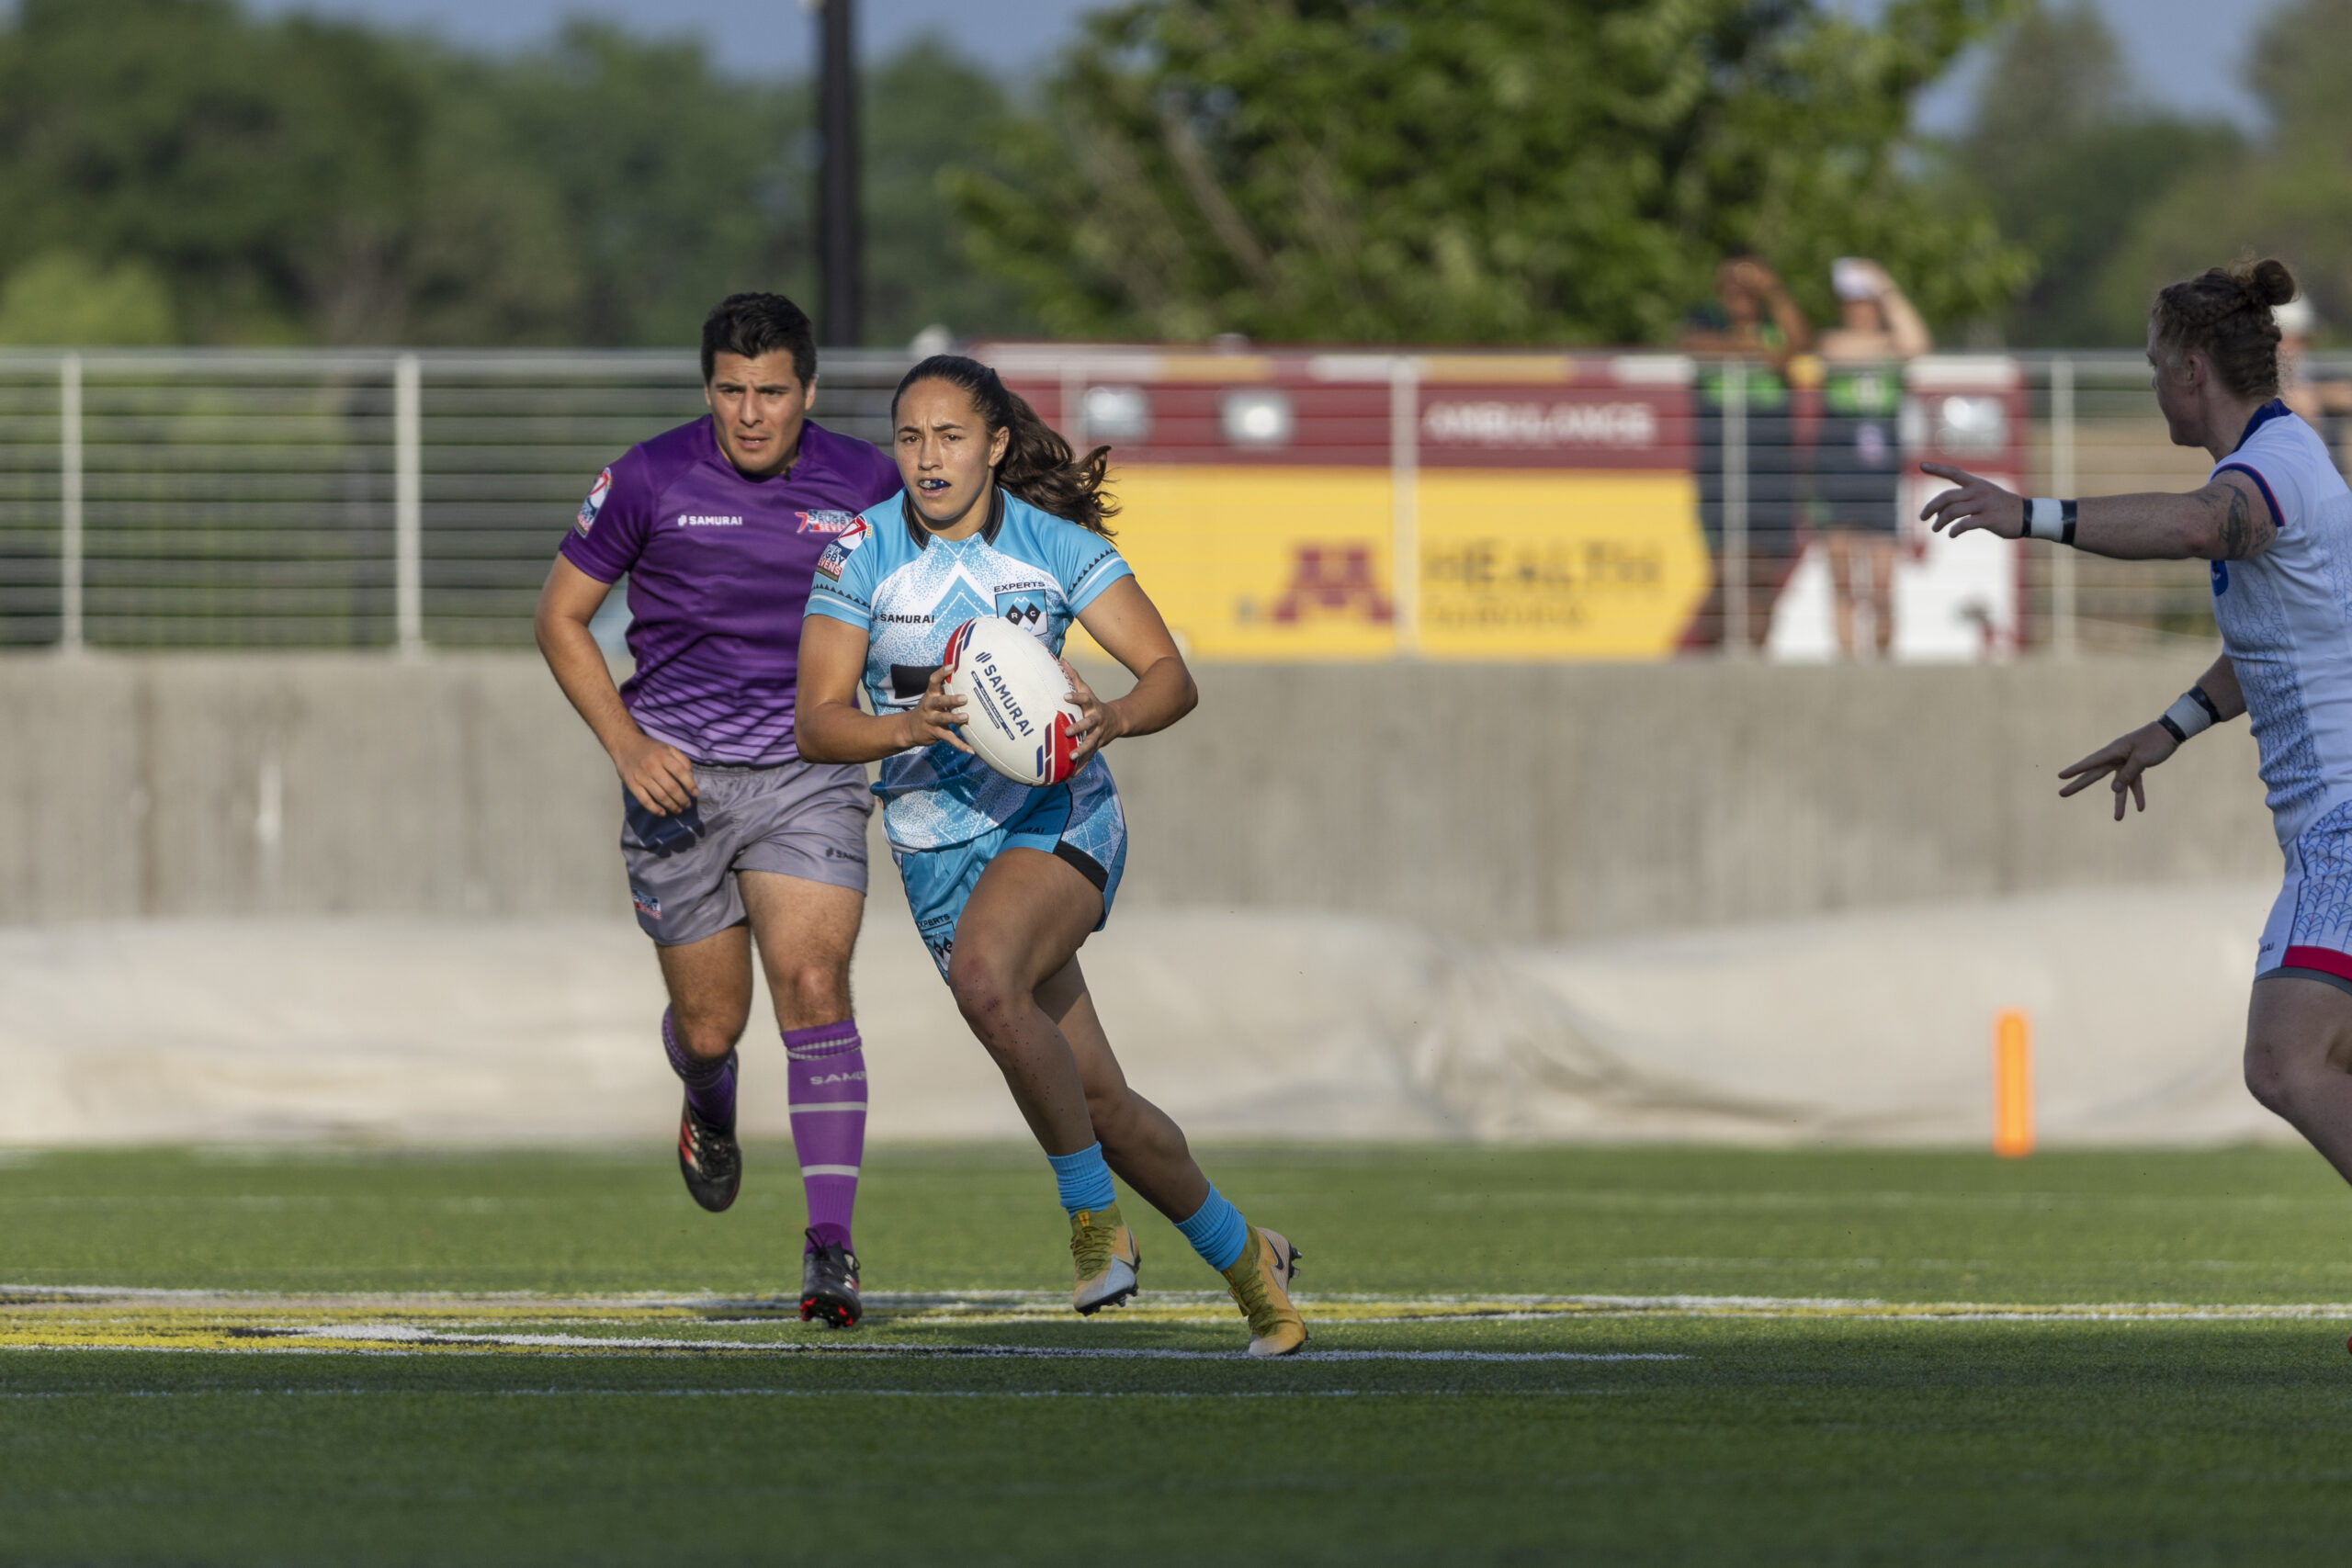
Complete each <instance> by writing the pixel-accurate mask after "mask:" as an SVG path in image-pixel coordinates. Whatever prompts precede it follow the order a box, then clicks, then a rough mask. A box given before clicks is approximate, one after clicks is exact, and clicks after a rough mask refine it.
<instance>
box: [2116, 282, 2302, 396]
mask: <svg viewBox="0 0 2352 1568" xmlns="http://www.w3.org/2000/svg"><path fill="white" fill-rule="evenodd" d="M2294 297H2295V275H2294V274H2293V273H2290V272H2289V271H2288V270H2287V264H2286V263H2285V262H2282V261H2280V260H2278V258H2277V257H2275V256H2267V257H2265V258H2264V259H2262V260H2261V261H2258V262H2249V261H2243V260H2242V261H2239V262H2236V263H2234V264H2233V265H2229V266H2226V267H2220V266H2217V267H2211V268H2209V269H2207V270H2206V271H2204V272H2202V273H2200V274H2199V275H2198V276H2195V277H2191V278H2188V279H2185V280H2183V281H2182V282H2179V283H2176V284H2173V285H2171V286H2170V287H2168V288H2165V289H2164V290H2163V291H2162V292H2160V293H2159V294H2157V296H2156V304H2155V309H2154V310H2151V311H2150V312H2149V318H2150V320H2152V321H2154V323H2155V328H2156V341H2157V342H2158V343H2160V344H2164V345H2165V347H2166V348H2168V349H2170V350H2171V351H2172V352H2173V353H2174V354H2176V355H2180V354H2186V353H2188V352H2190V351H2191V350H2195V351H2197V352H2199V353H2201V354H2203V355H2205V357H2206V358H2207V359H2208V360H2209V361H2210V362H2211V364H2212V367H2213V373H2214V374H2215V375H2217V376H2219V377H2220V378H2222V385H2223V386H2225V387H2227V388H2228V389H2230V390H2231V391H2233V392H2234V393H2236V394H2237V395H2238V396H2239V397H2242V398H2266V399H2267V398H2273V397H2276V396H2278V322H2276V321H2272V320H2271V319H2270V312H2271V310H2273V308H2275V307H2277V306H2279V305H2284V304H2285V303H2286V302H2287V301H2288V300H2290V299H2293V298H2294Z"/></svg>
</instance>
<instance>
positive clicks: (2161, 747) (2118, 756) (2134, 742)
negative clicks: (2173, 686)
mask: <svg viewBox="0 0 2352 1568" xmlns="http://www.w3.org/2000/svg"><path fill="white" fill-rule="evenodd" d="M2199 693H2201V694H2203V697H2204V701H2203V702H2202V703H2196V704H2195V707H2196V708H2199V709H2204V710H2206V712H2207V716H2208V718H2209V720H2210V721H2211V722H2212V723H2216V724H2220V723H2225V722H2227V721H2228V720H2230V719H2233V718H2235V717H2237V716H2238V715H2240V714H2242V713H2244V712H2245V692H2244V691H2243V690H2242V689H2240V687H2239V685H2238V671H2237V667H2236V666H2235V665H2233V664H2232V663H2231V662H2230V656H2229V655H2228V654H2226V653H2225V654H2223V655H2222V657H2221V658H2219V659H2216V660H2213V663H2212V667H2211V669H2209V670H2207V671H2205V673H2204V674H2202V675H2200V676H2199V677H2198V681H2197V684H2196V686H2195V687H2194V688H2193V689H2192V691H2191V692H2190V694H2188V695H2187V696H2184V697H2183V698H2182V703H2189V702H2192V701H2193V700H2194V698H2195V696H2196V695H2197V694H2199ZM2180 706H2181V704H2180V703H2176V704H2174V705H2173V708H2174V709H2175V710H2177V709H2179V708H2180ZM2171 712H2172V710H2167V713H2166V715H2165V717H2166V718H2169V717H2171ZM2175 723H2177V720H2176V721H2175ZM2182 744H2183V741H2182V739H2181V738H2180V737H2179V736H2177V735H2176V734H2175V733H2174V732H2173V730H2172V729H2171V728H2167V726H2166V724H2165V719H2163V718H2159V719H2156V720H2154V722H2152V723H2148V724H2143V725H2142V726H2141V727H2140V728H2137V729H2135V730H2133V731H2132V732H2131V734H2129V735H2121V736H2118V737H2117V738H2116V739H2113V740H2110V741H2109V742H2108V743H2107V744H2106V745H2104V746H2102V747H2100V748H2099V749H2098V750H2096V751H2094V752H2092V753H2091V754H2090V755H2089V756H2087V757H2086V758H2084V759H2083V760H2082V761H2079V762H2075V763H2071V764H2069V765H2068V766H2066V767H2064V768H2061V769H2059V770H2058V776H2059V777H2060V778H2062V779H2067V780H2070V781H2072V782H2070V783H2069V784H2066V785H2065V787H2064V788H2063V789H2061V790H2060V791H2059V792H2058V794H2059V795H2060V796H2061V797H2064V796H2066V795H2074V794H2076V793H2077V792H2079V791H2082V790H2086V789H2088V788H2089V787H2090V786H2091V785H2093V784H2097V783H2098V781H2099V780H2101V779H2110V780H2112V781H2113V782H2112V783H2111V784H2109V788H2110V789H2112V790H2114V791H2115V819H2116V820H2117V821H2118V822H2120V821H2122V820H2123V797H2124V796H2125V795H2127V794H2128V795H2130V796H2131V801H2132V804H2133V805H2134V806H2135V807H2137V808H2138V809H2140V810H2142V811H2145V810H2146V809H2148V790H2147V785H2146V784H2143V782H2142V780H2143V777H2144V776H2145V774H2146V773H2147V771H2148V770H2149V769H2150V768H2153V767H2154V766H2155V765H2156V764H2157V763H2159V762H2161V761H2165V759H2166V758H2168V757H2170V756H2171V755H2172V754H2173V753H2174V752H2175V751H2177V750H2180V748H2181V746H2182Z"/></svg>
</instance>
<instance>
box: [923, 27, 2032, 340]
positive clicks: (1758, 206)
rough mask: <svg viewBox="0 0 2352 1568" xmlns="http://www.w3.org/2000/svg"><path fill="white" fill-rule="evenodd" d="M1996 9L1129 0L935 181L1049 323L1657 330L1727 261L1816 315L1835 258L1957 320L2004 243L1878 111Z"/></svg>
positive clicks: (1307, 329) (1991, 294)
mask: <svg viewBox="0 0 2352 1568" xmlns="http://www.w3.org/2000/svg"><path fill="white" fill-rule="evenodd" d="M2004 8H2005V6H2004V4H2003V0H1893V3H1891V4H1890V5H1888V6H1886V7H1885V8H1884V10H1883V14H1882V15H1881V17H1880V18H1879V20H1878V22H1877V23H1876V24H1875V25H1864V24H1862V23H1860V22H1857V21H1854V20H1851V19H1849V18H1847V17H1842V16H1840V15H1838V14H1837V13H1835V12H1833V11H1830V10H1828V9H1827V8H1826V7H1824V6H1816V5H1815V4H1812V3H1811V0H1445V3H1442V4H1440V3H1438V0H1144V3H1142V4H1130V5H1127V6H1123V7H1121V8H1119V9H1116V10H1113V11H1110V12H1107V13H1105V14H1103V15H1102V16H1100V17H1096V18H1094V19H1093V20H1092V21H1091V23H1090V24H1089V26H1088V29H1087V32H1086V34H1085V37H1084V39H1083V40H1082V41H1081V42H1080V44H1079V45H1077V46H1076V47H1075V48H1073V49H1072V50H1071V51H1069V54H1068V55H1067V56H1066V57H1065V59H1064V62H1063V63H1062V65H1061V67H1060V69H1059V70H1058V72H1057V74H1056V75H1055V76H1054V78H1053V80H1052V81H1051V83H1050V84H1049V85H1048V90H1047V96H1046V103H1045V106H1044V107H1043V110H1042V112H1040V113H1039V114H1037V115H1036V116H1034V117H1031V118H1023V119H1022V120H1020V121H1018V122H1016V123H1014V124H1012V126H1010V127H1009V128H1008V130H1007V132H1006V134H1005V135H1004V136H1003V137H1002V138H1001V140H1000V141H998V142H997V143H996V144H995V152H996V155H997V161H998V163H999V164H1000V167H999V168H998V169H995V170H990V169H987V168H984V167H978V166H973V165H966V166H964V167H961V168H958V169H955V170H951V171H950V172H949V174H948V175H946V176H945V181H946V186H947V189H948V190H949V192H950V194H951V195H953V196H954V197H955V198H956V202H957V203H958V205H959V206H960V208H961V209H962V210H963V211H964V213H965V214H966V217H967V220H968V222H969V225H970V235H971V243H972V254H973V255H974V256H975V258H976V259H978V261H980V262H981V263H982V264H983V265H986V266H987V267H989V269H990V270H992V271H994V272H996V273H997V274H998V275H999V276H1003V277H1005V278H1008V279H1010V280H1012V281H1013V282H1014V283H1016V284H1018V285H1019V286H1020V287H1021V288H1022V289H1023V292H1024V293H1025V295H1026V296H1027V298H1028V299H1029V300H1030V302H1031V304H1032V306H1033V308H1034V309H1035V310H1036V312H1037V314H1038V315H1039V316H1040V317H1041V318H1042V319H1043V320H1044V321H1045V322H1046V324H1047V325H1048V326H1049V327H1051V328H1052V329H1053V330H1055V331H1057V332H1058V333H1070V334H1095V333H1102V334H1117V335H1135V336H1144V337H1166V338H1173V339H1180V340H1183V339H1201V338H1205V337H1207V336H1210V335H1211V334H1214V333H1221V332H1239V333H1246V334H1248V335H1250V336H1252V337H1260V338H1271V339H1295V340H1317V339H1320V340H1334V339H1340V340H1347V339H1353V340H1363V341H1380V340H1420V341H1463V342H1518V343H1525V342H1560V343H1575V342H1591V341H1612V340H1615V341H1627V340H1632V341H1639V340H1650V341H1657V340H1662V339H1665V338H1668V337H1670V336H1671V335H1672V334H1673V333H1674V332H1675V330H1676V328H1677V327H1678V325H1679V322H1680V321H1681V320H1682V318H1683V316H1684V314H1685V312H1686V310H1688V309H1689V308H1690V307H1691V305H1692V304H1694V303H1695V302H1697V301H1699V300H1701V299H1704V298H1705V297H1706V295H1707V294H1708V292H1709V290H1710V287H1711V284H1710V279H1711V276H1712V273H1713V267H1714V265H1715V264H1716V262H1717V261H1718V260H1719V259H1720V258H1721V257H1722V256H1724V254H1728V253H1733V252H1739V251H1753V252H1755V253H1757V254H1760V255H1762V256H1763V257H1764V258H1765V259H1766V260H1768V261H1770V263H1771V264H1772V265H1774V266H1775V267H1777V268H1778V269H1779V270H1780V271H1781V273H1782V275H1783V276H1787V277H1789V278H1790V279H1791V280H1792V282H1793V283H1794V284H1795V285H1796V287H1797V288H1799V290H1800V292H1801V293H1802V294H1803V295H1804V299H1805V303H1806V304H1807V305H1808V306H1809V307H1810V308H1811V309H1812V310H1814V312H1815V315H1816V316H1817V317H1826V316H1827V315H1828V314H1829V313H1830V300H1829V299H1828V294H1827V288H1828V270H1829V269H1828V263H1829V261H1830V259H1831V258H1832V257H1834V256H1836V255H1838V254H1849V253H1858V254H1867V255H1872V256H1876V257H1877V258H1879V259H1880V260H1882V261H1883V262H1884V263H1885V264H1886V265H1888V266H1889V267H1890V268H1891V269H1892V270H1893V271H1894V274H1895V276H1897V277H1898V278H1899V279H1901V281H1902V282H1903V283H1904V285H1905V288H1906V289H1908V290H1909V291H1910V293H1911V294H1912V297H1913V298H1914V299H1916V300H1917V301H1918V303H1919V304H1920V305H1921V307H1922V308H1923V309H1924V310H1927V311H1928V313H1929V314H1930V315H1931V316H1934V317H1940V318H1944V319H1953V318H1962V317H1969V316H1973V315H1977V314H1980V313H1982V312H1985V311H1988V310H1995V309H1997V308H1998V307H2000V306H2001V305H2003V304H2005V303H2006V302H2007V299H2008V298H2009V296H2010V295H2011V293H2012V292H2013V291H2014V290H2015V289H2016V288H2018V287H2019V286H2020V285H2021V284H2022V283H2023V281H2024V280H2025V277H2026V276H2027V270H2028V269H2027V262H2026V258H2025V256H2024V255H2023V254H2022V253H2021V252H2019V251H2018V250H2017V249H2016V248H2014V247H2012V246H2009V245H2007V244H2005V243H2002V242H2001V241H2000V239H1999V238H1998V237H1997V235H1996V232H1995V231H1994V228H1993V225H1992V222H1991V220H1990V219H1989V218H1988V217H1987V216H1986V215H1985V212H1984V211H1983V210H1982V206H1981V203H1978V202H1973V201H1963V200H1955V199H1954V198H1953V197H1952V196H1951V192H1950V190H1949V189H1948V188H1947V187H1944V186H1938V185H1937V184H1935V183H1934V182H1931V181H1929V180H1927V179H1923V178H1921V177H1919V175H1918V174H1917V171H1916V168H1915V160H1914V159H1912V158H1911V157H1910V155H1909V154H1910V151H1911V149H1910V148H1909V145H1908V143H1907V141H1906V130H1905V128H1906V125H1907V123H1908V118H1909V113H1910V105H1911V100H1912V98H1913V96H1914V95H1915V94H1916V93H1917V89H1918V88H1919V87H1920V86H1921V85H1923V84H1925V83H1926V82H1928V81H1929V80H1930V79H1931V78H1933V77H1934V76H1935V75H1937V74H1938V73H1939V72H1940V71H1941V70H1942V69H1943V68H1944V66H1945V65H1946V64H1947V63H1948V62H1950V61H1951V58H1952V56H1953V55H1954V54H1955V53H1956V52H1957V51H1959V50H1960V49H1962V47H1963V46H1964V45H1966V44H1967V43H1968V42H1969V41H1970V40H1972V39H1975V38H1977V37H1979V36H1980V35H1981V34H1982V33H1984V32H1985V30H1986V29H1987V28H1988V27H1989V26H1990V25H1991V24H1992V23H1993V21H1994V20H1996V17H1997V15H1998V13H2000V12H2001V11H2002V10H2003V9H2004Z"/></svg>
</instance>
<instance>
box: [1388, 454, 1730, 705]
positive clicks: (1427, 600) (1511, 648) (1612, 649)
mask: <svg viewBox="0 0 2352 1568" xmlns="http://www.w3.org/2000/svg"><path fill="white" fill-rule="evenodd" d="M1419 513H1420V547H1421V549H1420V554H1421V595H1420V628H1419V630H1420V637H1419V645H1420V651H1421V652H1422V653H1424V654H1427V655H1430V657H1432V658H1442V659H1664V658H1667V657H1668V655H1670V654H1672V653H1673V651H1674V649H1675V645H1676V643H1677V642H1678V641H1679V640H1680V638H1681V636H1682V631H1683V628H1684V627H1685V626H1688V625H1689V624H1690V621H1691V615H1692V614H1693V613H1695V612H1696V611H1697V609H1698V608H1699V605H1700V604H1701V602H1702V601H1703V600H1704V599H1705V598H1706V596H1707V589H1708V586H1709V584H1710V583H1711V582H1712V581H1713V576H1712V572H1713V566H1712V564H1711V563H1710V561H1709V559H1708V555H1707V542H1706V539H1705V537H1704V536H1702V535H1701V533H1700V532H1699V495H1698V486H1697V485H1696V484H1695V483H1693V482H1692V480H1691V478H1690V476H1689V475H1687V474H1674V473H1644V474H1616V473H1589V472H1587V473H1573V472H1571V473H1561V472H1556V471H1555V472H1549V473H1532V472H1528V471H1526V470H1521V471H1519V472H1517V473H1492V472H1488V473H1461V472H1451V471H1447V470H1444V469H1437V470H1428V469H1424V470H1423V471H1422V474H1421V485H1420V497H1419Z"/></svg>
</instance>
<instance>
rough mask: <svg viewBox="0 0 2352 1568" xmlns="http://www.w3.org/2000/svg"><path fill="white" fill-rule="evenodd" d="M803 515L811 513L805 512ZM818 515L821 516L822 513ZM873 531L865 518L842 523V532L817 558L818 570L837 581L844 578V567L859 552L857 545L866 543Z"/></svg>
mask: <svg viewBox="0 0 2352 1568" xmlns="http://www.w3.org/2000/svg"><path fill="white" fill-rule="evenodd" d="M802 515H803V516H808V515H810V514H809V513H802ZM816 515H820V516H821V515H822V513H817V514H816ZM872 532H873V530H871V529H869V528H868V527H866V525H865V518H863V517H853V518H851V519H850V520H849V522H848V523H846V524H845V525H842V530H841V532H839V533H838V534H836V535H834V536H833V542H832V543H831V544H830V545H827V546H826V547H825V553H824V554H823V555H820V556H819V557H818V558H817V570H819V571H820V572H821V573H822V574H824V575H825V576H827V577H830V578H831V579H832V580H833V581H835V582H839V581H841V580H842V568H843V567H845V566H847V565H848V564H849V558H850V557H852V556H854V555H855V554H856V553H857V547H858V546H860V545H862V544H864V543H865V540H866V536H867V535H869V534H870V533H872Z"/></svg>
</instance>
